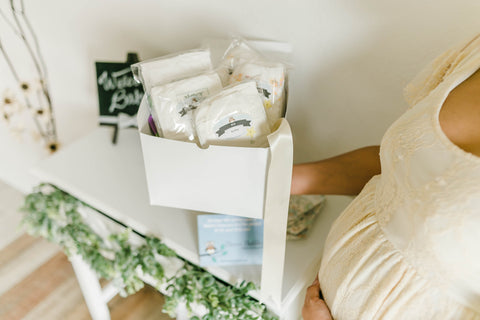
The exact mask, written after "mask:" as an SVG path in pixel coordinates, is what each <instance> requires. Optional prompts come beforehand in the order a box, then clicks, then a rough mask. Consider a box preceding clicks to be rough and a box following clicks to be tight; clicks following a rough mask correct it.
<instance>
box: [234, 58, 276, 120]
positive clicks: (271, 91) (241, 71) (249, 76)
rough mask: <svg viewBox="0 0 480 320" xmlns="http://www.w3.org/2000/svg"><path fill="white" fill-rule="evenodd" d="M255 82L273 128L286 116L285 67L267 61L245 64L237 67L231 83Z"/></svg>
mask: <svg viewBox="0 0 480 320" xmlns="http://www.w3.org/2000/svg"><path fill="white" fill-rule="evenodd" d="M244 80H255V82H256V84H257V90H258V92H259V93H260V95H261V96H262V100H263V106H264V108H265V112H266V113H267V117H268V122H269V124H270V126H271V127H272V126H273V125H274V124H275V122H277V120H278V119H280V118H282V117H283V116H284V114H285V66H284V65H283V64H281V63H269V62H267V61H253V62H245V63H243V64H240V65H239V66H237V67H236V68H235V69H234V71H233V73H232V75H231V77H230V83H231V84H232V83H236V82H240V81H244Z"/></svg>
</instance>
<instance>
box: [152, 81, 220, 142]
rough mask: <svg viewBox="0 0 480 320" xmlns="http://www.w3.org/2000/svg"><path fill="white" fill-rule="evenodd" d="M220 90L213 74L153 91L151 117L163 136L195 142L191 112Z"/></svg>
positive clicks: (154, 88)
mask: <svg viewBox="0 0 480 320" xmlns="http://www.w3.org/2000/svg"><path fill="white" fill-rule="evenodd" d="M221 90H222V84H221V82H220V78H219V76H218V75H217V74H216V73H214V72H211V73H208V74H202V75H199V76H195V77H191V78H187V79H183V80H179V81H175V82H171V83H168V84H164V85H161V86H156V87H153V88H152V91H151V95H150V96H151V99H152V100H151V101H152V114H153V116H154V119H155V121H156V124H157V127H159V128H160V130H161V131H162V134H163V136H164V137H165V138H167V139H174V140H181V141H189V140H190V141H192V140H194V139H195V130H194V128H193V120H192V111H193V110H195V109H196V108H197V107H198V106H199V105H200V103H201V102H202V101H203V100H205V98H207V97H208V96H210V95H212V94H215V93H217V92H219V91H221Z"/></svg>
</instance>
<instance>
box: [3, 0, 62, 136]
mask: <svg viewBox="0 0 480 320" xmlns="http://www.w3.org/2000/svg"><path fill="white" fill-rule="evenodd" d="M10 8H11V9H12V15H13V19H14V20H15V23H16V25H17V28H18V30H19V31H20V37H21V38H22V40H23V43H24V44H25V47H26V48H27V50H28V52H29V54H30V56H31V58H32V61H33V63H34V65H35V68H36V70H37V73H38V76H39V78H40V79H42V80H43V81H42V83H41V86H42V90H43V94H44V95H45V98H46V99H47V105H48V109H49V111H50V114H51V115H52V116H51V117H50V119H49V120H50V122H51V130H52V132H51V134H52V137H51V138H53V139H54V140H57V139H56V136H57V133H56V129H55V128H56V126H55V120H54V117H53V109H52V101H51V98H50V93H49V91H48V88H47V74H46V66H45V63H44V60H43V57H42V54H41V52H40V47H39V45H38V39H37V36H36V34H35V32H34V31H33V28H32V26H31V24H30V21H29V20H28V19H27V16H26V14H25V6H24V2H23V0H21V1H20V11H19V10H17V8H16V7H15V4H14V1H13V0H10ZM18 14H20V15H21V17H22V18H23V21H24V23H25V25H26V26H27V28H28V29H29V31H30V36H31V37H32V39H33V42H34V44H35V48H36V54H35V53H34V51H33V49H32V46H31V45H30V42H28V41H27V37H26V33H25V30H24V29H23V27H22V24H21V23H20V20H19V19H18ZM40 64H41V65H42V67H40Z"/></svg>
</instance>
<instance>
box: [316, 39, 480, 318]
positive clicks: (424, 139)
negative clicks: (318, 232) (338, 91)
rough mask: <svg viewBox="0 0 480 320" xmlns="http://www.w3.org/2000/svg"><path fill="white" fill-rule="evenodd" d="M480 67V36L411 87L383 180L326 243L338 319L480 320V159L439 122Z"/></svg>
mask: <svg viewBox="0 0 480 320" xmlns="http://www.w3.org/2000/svg"><path fill="white" fill-rule="evenodd" d="M478 68H480V38H479V37H478V36H477V37H476V38H474V39H473V40H471V41H470V42H468V43H467V44H463V45H461V46H458V47H457V48H454V49H452V50H450V51H447V52H446V53H444V54H443V55H442V56H440V57H439V58H437V59H436V60H435V61H434V62H433V63H432V64H431V65H430V66H428V67H427V68H426V69H425V70H424V71H423V72H422V73H420V75H419V76H418V77H417V78H416V79H415V80H414V81H413V82H412V83H411V84H410V85H409V86H407V88H406V96H407V100H408V101H409V103H410V104H411V106H412V107H411V108H410V109H409V110H408V111H407V112H406V113H405V114H404V115H403V116H402V117H400V118H399V119H398V120H397V121H396V122H395V123H394V124H393V125H392V126H391V127H390V129H389V130H388V131H387V133H386V134H385V136H384V138H383V140H382V144H381V149H380V150H381V151H380V158H381V163H382V174H381V175H378V176H375V177H373V178H372V179H371V180H370V182H369V183H368V184H367V185H366V186H365V188H364V189H363V191H362V192H361V193H360V195H359V196H358V197H357V198H356V199H355V200H354V201H353V202H352V203H351V204H350V206H349V207H348V208H347V209H346V210H345V211H344V212H343V213H342V215H341V216H340V217H339V218H338V219H337V220H336V222H335V223H334V225H333V227H332V229H331V231H330V234H329V236H328V239H327V242H326V244H325V250H324V255H323V259H322V265H321V268H320V271H319V279H320V285H321V289H322V292H323V295H324V297H325V301H326V302H327V305H328V306H329V308H330V310H331V313H332V315H333V317H334V319H337V320H341V319H348V320H350V319H368V320H370V319H395V320H398V319H409V320H412V319H422V320H424V319H462V320H469V319H480V157H476V156H474V155H472V154H470V153H467V152H465V151H464V150H462V149H460V148H459V147H457V146H456V145H455V144H453V143H452V142H451V141H450V140H449V139H448V137H447V136H446V135H445V134H444V133H443V131H442V129H441V127H440V124H439V120H438V115H439V112H440V109H441V107H442V105H443V102H444V101H445V99H446V97H447V96H448V94H449V92H450V91H451V90H452V89H454V88H455V87H456V86H457V85H458V84H460V83H461V82H463V81H464V80H466V79H467V78H468V77H469V76H470V75H472V74H473V73H474V72H475V71H476V70H477V69H478ZM479 125H480V124H479Z"/></svg>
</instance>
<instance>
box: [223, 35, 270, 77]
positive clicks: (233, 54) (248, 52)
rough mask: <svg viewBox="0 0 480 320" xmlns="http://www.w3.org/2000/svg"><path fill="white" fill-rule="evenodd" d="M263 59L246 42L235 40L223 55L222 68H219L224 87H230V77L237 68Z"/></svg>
mask: <svg viewBox="0 0 480 320" xmlns="http://www.w3.org/2000/svg"><path fill="white" fill-rule="evenodd" d="M261 58H262V56H261V55H260V54H259V53H258V52H257V51H255V50H254V49H253V48H251V47H250V46H249V45H248V44H247V43H246V42H245V41H243V40H241V39H238V38H234V39H233V40H232V42H231V43H230V46H229V47H228V48H227V51H226V52H225V54H224V55H223V59H222V61H221V62H220V66H219V67H218V68H217V72H218V74H219V75H220V78H221V79H222V83H223V85H224V86H228V85H229V84H230V76H231V75H232V73H233V71H234V70H235V68H236V67H237V66H239V65H241V64H243V63H245V62H247V61H255V60H259V59H261Z"/></svg>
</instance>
